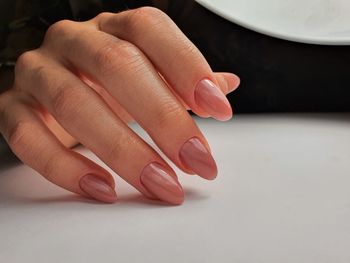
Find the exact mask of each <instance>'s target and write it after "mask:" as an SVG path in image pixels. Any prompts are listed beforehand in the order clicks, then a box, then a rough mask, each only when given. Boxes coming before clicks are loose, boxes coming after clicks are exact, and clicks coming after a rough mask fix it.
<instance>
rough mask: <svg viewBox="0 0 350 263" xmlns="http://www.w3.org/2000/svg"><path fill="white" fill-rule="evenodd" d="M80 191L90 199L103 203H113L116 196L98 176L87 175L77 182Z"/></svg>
mask: <svg viewBox="0 0 350 263" xmlns="http://www.w3.org/2000/svg"><path fill="white" fill-rule="evenodd" d="M79 186H80V189H81V190H83V191H84V192H85V193H86V194H87V195H89V196H91V197H92V198H94V199H96V200H99V201H102V202H105V203H114V202H115V201H116V200H117V194H116V192H115V191H114V189H113V188H112V187H111V186H110V185H109V184H108V183H107V182H106V181H105V180H103V179H102V178H101V177H100V176H97V175H94V174H87V175H85V176H83V177H82V178H81V179H80V181H79Z"/></svg>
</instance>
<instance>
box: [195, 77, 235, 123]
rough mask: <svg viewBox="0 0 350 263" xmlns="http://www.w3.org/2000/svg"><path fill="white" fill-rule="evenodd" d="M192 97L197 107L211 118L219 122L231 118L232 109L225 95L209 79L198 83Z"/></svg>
mask: <svg viewBox="0 0 350 263" xmlns="http://www.w3.org/2000/svg"><path fill="white" fill-rule="evenodd" d="M194 96H195V101H196V103H197V105H198V106H199V107H200V108H201V109H202V110H204V111H205V112H207V113H208V114H209V115H210V116H212V117H213V118H215V119H217V120H220V121H227V120H229V119H231V118H232V108H231V105H230V103H229V101H228V100H227V98H226V96H225V94H224V93H223V92H222V91H221V90H220V89H219V87H217V86H216V85H215V84H214V83H213V82H212V81H210V80H209V79H203V80H201V81H200V82H198V84H197V87H196V89H195V93H194Z"/></svg>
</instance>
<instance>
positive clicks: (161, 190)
mask: <svg viewBox="0 0 350 263" xmlns="http://www.w3.org/2000/svg"><path fill="white" fill-rule="evenodd" d="M141 183H142V184H143V186H144V187H146V189H147V190H148V191H150V192H151V193H152V194H154V195H155V196H157V197H158V198H159V199H160V200H162V201H165V202H168V203H171V204H174V205H179V204H181V203H182V202H183V200H184V192H183V190H182V187H181V185H180V183H179V182H178V180H177V179H176V178H175V177H173V176H171V175H170V171H167V168H165V167H164V166H162V165H161V164H159V163H156V162H153V163H150V164H148V165H147V166H146V167H145V168H144V169H143V171H142V173H141Z"/></svg>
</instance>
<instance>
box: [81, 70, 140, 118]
mask: <svg viewBox="0 0 350 263" xmlns="http://www.w3.org/2000/svg"><path fill="white" fill-rule="evenodd" d="M79 78H80V79H81V80H82V81H83V82H84V83H85V84H86V85H88V86H89V87H90V88H92V89H93V90H95V91H96V92H97V93H98V94H99V95H100V96H101V97H102V98H103V100H104V101H105V102H106V104H107V105H108V106H109V107H110V108H111V109H112V111H113V112H114V113H115V114H116V115H118V117H119V118H120V119H121V120H123V121H124V122H125V123H129V122H131V121H133V118H132V116H130V114H129V113H128V112H127V111H126V110H125V109H124V108H123V107H122V106H121V105H120V103H119V102H118V101H117V100H116V99H114V98H113V96H111V94H110V93H109V92H108V91H107V90H106V89H104V88H103V87H101V85H99V84H98V83H96V82H94V81H92V80H90V79H88V78H87V77H86V76H83V75H81V74H80V76H79Z"/></svg>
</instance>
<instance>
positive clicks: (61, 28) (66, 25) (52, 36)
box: [43, 19, 77, 45]
mask: <svg viewBox="0 0 350 263" xmlns="http://www.w3.org/2000/svg"><path fill="white" fill-rule="evenodd" d="M76 24H77V22H74V21H71V20H67V19H65V20H60V21H58V22H56V23H54V24H52V25H51V26H50V27H49V28H48V29H47V31H46V33H45V36H44V41H43V44H44V45H45V44H49V45H50V44H55V43H56V42H57V41H58V40H63V39H64V37H63V36H67V35H69V34H70V33H71V30H72V28H74V26H75V25H76Z"/></svg>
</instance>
